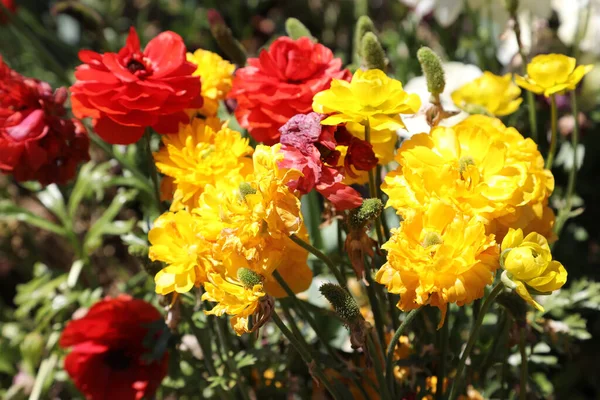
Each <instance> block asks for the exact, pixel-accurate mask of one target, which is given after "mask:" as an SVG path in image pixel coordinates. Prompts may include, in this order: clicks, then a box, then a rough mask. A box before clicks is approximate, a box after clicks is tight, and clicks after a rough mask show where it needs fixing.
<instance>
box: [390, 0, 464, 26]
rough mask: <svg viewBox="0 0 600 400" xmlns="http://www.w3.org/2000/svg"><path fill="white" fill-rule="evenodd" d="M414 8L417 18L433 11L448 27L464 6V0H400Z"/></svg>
mask: <svg viewBox="0 0 600 400" xmlns="http://www.w3.org/2000/svg"><path fill="white" fill-rule="evenodd" d="M400 2H401V3H403V4H405V5H406V6H408V7H411V8H412V9H413V12H414V15H415V16H416V18H417V20H419V21H420V20H421V19H423V17H425V16H426V15H428V14H430V13H432V12H433V17H434V18H435V20H436V21H437V22H438V23H439V24H440V25H442V26H443V27H447V26H450V25H452V23H453V22H454V21H456V19H457V18H458V16H459V15H460V13H461V12H462V11H463V8H464V0H400Z"/></svg>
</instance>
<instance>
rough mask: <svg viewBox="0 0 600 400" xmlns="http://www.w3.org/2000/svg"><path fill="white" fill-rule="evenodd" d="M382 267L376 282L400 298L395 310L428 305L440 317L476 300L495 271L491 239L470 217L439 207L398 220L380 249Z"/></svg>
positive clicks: (495, 249)
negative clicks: (450, 305) (452, 307)
mask: <svg viewBox="0 0 600 400" xmlns="http://www.w3.org/2000/svg"><path fill="white" fill-rule="evenodd" d="M383 249H385V250H387V252H388V254H387V262H386V263H385V264H384V265H383V266H382V267H381V269H380V270H379V271H378V272H377V275H376V279H377V282H379V283H381V284H383V285H385V286H387V288H388V291H389V292H390V293H397V294H399V295H400V301H399V302H398V308H400V309H401V310H403V311H408V310H412V309H415V308H418V307H421V306H423V305H426V304H429V305H431V306H434V307H438V308H439V309H440V310H441V311H442V320H441V321H440V326H442V325H443V323H444V318H445V315H446V310H447V304H448V303H456V304H458V305H459V306H462V305H464V304H468V303H470V302H472V301H473V300H475V299H479V298H481V297H482V296H483V294H484V288H485V286H486V285H488V284H490V283H492V280H493V277H494V274H493V273H494V271H495V270H496V269H497V268H498V246H497V245H496V242H495V240H494V235H487V234H486V232H485V225H484V224H483V223H482V222H481V221H479V220H478V219H477V218H476V217H469V216H467V215H464V214H462V213H460V212H457V211H456V210H455V208H454V207H452V206H450V205H447V204H444V203H442V202H441V201H433V202H431V204H430V205H429V207H428V209H427V210H426V211H420V212H417V213H415V214H414V215H413V216H412V217H411V218H410V219H407V220H404V221H403V222H402V224H401V225H400V228H399V229H396V230H394V231H393V233H392V237H391V239H390V240H389V241H388V242H387V243H385V244H384V245H383Z"/></svg>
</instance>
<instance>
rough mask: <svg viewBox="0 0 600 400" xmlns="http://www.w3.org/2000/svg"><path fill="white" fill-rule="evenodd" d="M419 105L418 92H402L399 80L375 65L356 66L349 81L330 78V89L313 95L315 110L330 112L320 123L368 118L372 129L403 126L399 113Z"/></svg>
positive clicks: (358, 120) (416, 108)
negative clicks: (358, 67)
mask: <svg viewBox="0 0 600 400" xmlns="http://www.w3.org/2000/svg"><path fill="white" fill-rule="evenodd" d="M420 106H421V100H420V99H419V96H417V95H416V94H408V93H406V92H405V91H404V90H403V89H402V83H400V81H397V80H395V79H392V78H390V77H388V76H387V75H386V74H385V73H384V72H383V71H381V70H378V69H370V70H367V71H363V70H360V69H359V70H357V71H356V72H355V73H354V76H353V77H352V81H351V82H346V81H343V80H338V79H334V80H333V81H332V82H331V88H330V89H328V90H324V91H322V92H320V93H317V94H316V95H315V97H314V98H313V110H314V111H315V112H318V113H321V114H332V115H330V116H329V117H328V118H326V119H325V120H323V121H322V122H321V123H322V124H323V125H338V124H341V123H344V122H357V123H359V124H362V123H364V122H365V121H366V120H369V124H370V126H371V129H372V130H397V129H400V128H404V123H403V122H402V120H401V119H400V114H414V113H416V112H417V111H418V110H419V107H420Z"/></svg>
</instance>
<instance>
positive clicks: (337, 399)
mask: <svg viewBox="0 0 600 400" xmlns="http://www.w3.org/2000/svg"><path fill="white" fill-rule="evenodd" d="M271 319H272V320H273V322H274V323H275V325H277V327H278V328H279V330H280V331H281V333H282V334H283V335H284V336H285V337H286V338H287V339H288V340H289V341H290V343H291V344H292V346H294V348H295V349H296V351H297V352H298V354H300V357H302V359H303V360H304V362H305V363H306V364H307V365H308V366H309V368H310V369H311V371H312V372H314V374H315V375H316V377H317V378H318V379H319V380H320V381H321V383H323V385H324V386H325V388H326V389H327V390H328V391H329V393H330V394H331V396H332V397H333V399H334V400H342V397H341V396H340V395H339V394H338V393H337V391H335V390H334V388H333V386H332V385H331V383H330V382H329V381H328V380H327V377H326V376H325V373H324V372H323V370H322V369H321V366H320V365H319V364H317V362H316V361H315V360H314V359H313V358H312V356H311V353H310V350H309V349H306V348H305V347H304V346H303V345H302V343H301V342H300V341H299V340H298V339H296V337H295V336H294V334H293V333H292V332H291V331H290V330H289V329H288V327H287V326H285V324H284V323H283V321H282V320H281V318H279V315H277V312H276V311H275V310H273V313H272V314H271Z"/></svg>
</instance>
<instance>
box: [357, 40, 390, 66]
mask: <svg viewBox="0 0 600 400" xmlns="http://www.w3.org/2000/svg"><path fill="white" fill-rule="evenodd" d="M361 54H362V56H363V58H364V60H365V66H366V67H367V68H368V69H380V70H382V71H385V66H386V64H387V63H386V59H385V51H383V47H381V44H380V43H379V40H378V39H377V36H375V34H374V33H373V32H367V33H365V36H363V38H362V41H361Z"/></svg>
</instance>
